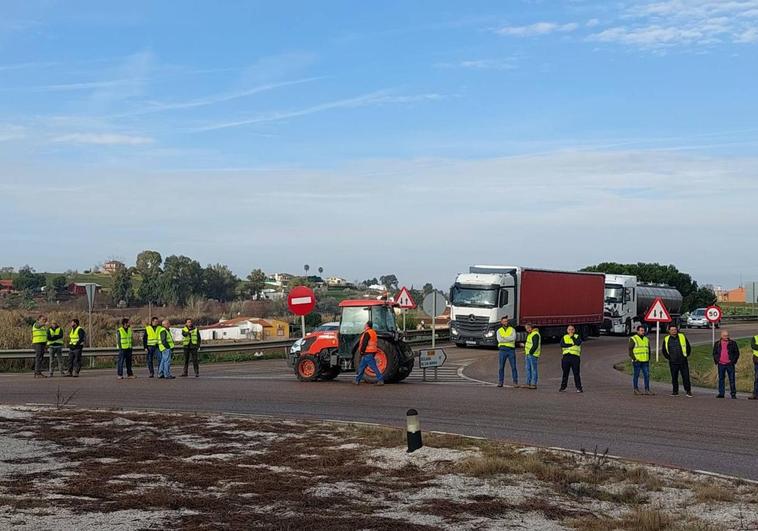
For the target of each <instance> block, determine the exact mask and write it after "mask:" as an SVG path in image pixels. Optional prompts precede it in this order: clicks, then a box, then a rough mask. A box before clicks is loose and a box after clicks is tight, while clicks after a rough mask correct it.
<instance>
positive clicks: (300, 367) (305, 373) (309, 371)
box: [295, 356, 320, 382]
mask: <svg viewBox="0 0 758 531" xmlns="http://www.w3.org/2000/svg"><path fill="white" fill-rule="evenodd" d="M319 372H320V371H319V361H318V358H317V357H316V356H300V359H299V360H298V361H297V365H295V374H297V379H298V380H300V381H301V382H315V381H316V380H317V379H318V374H319Z"/></svg>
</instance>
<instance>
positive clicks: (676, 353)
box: [661, 325, 692, 398]
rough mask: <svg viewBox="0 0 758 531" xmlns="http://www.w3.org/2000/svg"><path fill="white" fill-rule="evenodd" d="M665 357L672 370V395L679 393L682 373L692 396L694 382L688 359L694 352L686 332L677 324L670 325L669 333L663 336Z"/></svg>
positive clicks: (689, 394)
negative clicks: (681, 331) (681, 330)
mask: <svg viewBox="0 0 758 531" xmlns="http://www.w3.org/2000/svg"><path fill="white" fill-rule="evenodd" d="M661 350H662V352H663V357H664V358H666V359H667V360H669V369H670V370H671V386H672V391H671V396H677V395H678V394H679V374H680V373H681V375H682V385H683V386H684V392H685V393H687V396H688V397H689V398H692V384H691V383H690V363H689V361H688V360H687V358H688V357H689V355H690V354H692V346H690V342H689V340H688V339H687V338H686V337H685V336H684V334H682V333H680V332H679V328H678V327H677V326H676V325H671V326H669V335H667V336H666V337H665V338H663V349H661Z"/></svg>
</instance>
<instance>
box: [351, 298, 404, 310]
mask: <svg viewBox="0 0 758 531" xmlns="http://www.w3.org/2000/svg"><path fill="white" fill-rule="evenodd" d="M366 306H390V307H394V306H397V303H395V302H389V301H386V300H381V299H352V300H346V301H342V302H341V303H340V308H355V307H361V308H365V307H366Z"/></svg>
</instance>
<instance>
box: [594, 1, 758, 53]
mask: <svg viewBox="0 0 758 531" xmlns="http://www.w3.org/2000/svg"><path fill="white" fill-rule="evenodd" d="M757 25H758V0H663V1H655V2H649V1H648V2H636V3H634V4H631V5H630V6H629V7H627V9H626V10H625V11H624V12H623V13H622V15H621V17H620V18H619V20H618V24H616V25H614V26H612V27H609V28H607V29H605V30H603V31H600V32H597V33H594V34H591V35H590V36H589V37H588V40H590V41H596V42H607V43H617V44H624V45H630V46H635V47H639V48H648V49H661V48H671V47H675V46H687V45H699V46H705V45H711V44H715V43H723V42H731V43H754V42H758V30H756V26H757Z"/></svg>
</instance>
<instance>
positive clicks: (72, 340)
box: [68, 326, 82, 348]
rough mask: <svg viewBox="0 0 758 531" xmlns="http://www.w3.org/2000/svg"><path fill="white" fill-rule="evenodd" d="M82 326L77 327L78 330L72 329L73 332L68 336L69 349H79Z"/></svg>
mask: <svg viewBox="0 0 758 531" xmlns="http://www.w3.org/2000/svg"><path fill="white" fill-rule="evenodd" d="M81 329H82V327H81V326H77V327H76V328H72V329H71V332H69V334H68V347H69V348H72V347H78V346H80V345H79V330H81Z"/></svg>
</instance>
